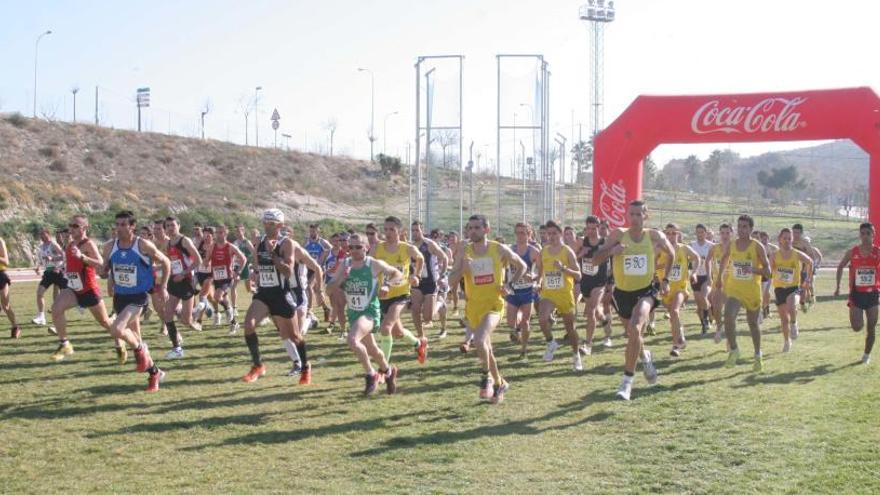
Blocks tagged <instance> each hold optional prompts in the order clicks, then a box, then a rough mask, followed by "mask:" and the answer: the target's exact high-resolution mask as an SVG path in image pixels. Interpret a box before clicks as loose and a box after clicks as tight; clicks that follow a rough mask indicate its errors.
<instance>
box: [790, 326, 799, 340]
mask: <svg viewBox="0 0 880 495" xmlns="http://www.w3.org/2000/svg"><path fill="white" fill-rule="evenodd" d="M797 338H798V324H797V322H795V323H792V324H791V340H797Z"/></svg>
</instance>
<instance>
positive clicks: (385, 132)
mask: <svg viewBox="0 0 880 495" xmlns="http://www.w3.org/2000/svg"><path fill="white" fill-rule="evenodd" d="M398 113H400V112H398V111H397V110H395V111H393V112H391V113H389V114H387V115H385V118H384V119H382V154H383V155H387V154H388V153H387V152H386V151H385V145H387V144H388V117H391V116H392V115H397V114H398Z"/></svg>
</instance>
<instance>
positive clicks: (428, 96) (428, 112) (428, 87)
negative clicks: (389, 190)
mask: <svg viewBox="0 0 880 495" xmlns="http://www.w3.org/2000/svg"><path fill="white" fill-rule="evenodd" d="M434 70H436V67H432V68H431V70H429V71H428V72H425V194H426V196H425V226H427V227H428V228H429V229H430V228H431V118H432V113H433V107H434V85H433V84H432V83H431V76H432V75H433V74H434Z"/></svg>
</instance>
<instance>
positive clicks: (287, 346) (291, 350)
mask: <svg viewBox="0 0 880 495" xmlns="http://www.w3.org/2000/svg"><path fill="white" fill-rule="evenodd" d="M284 350H286V351H287V355H288V356H290V360H291V361H293V362H294V363H298V362H300V359H299V352H297V351H296V346H295V345H293V341H292V340H290V339H284Z"/></svg>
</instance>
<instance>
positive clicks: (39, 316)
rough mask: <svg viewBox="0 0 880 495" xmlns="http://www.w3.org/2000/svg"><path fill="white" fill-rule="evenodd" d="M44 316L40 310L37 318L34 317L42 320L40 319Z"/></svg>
mask: <svg viewBox="0 0 880 495" xmlns="http://www.w3.org/2000/svg"><path fill="white" fill-rule="evenodd" d="M45 317H46V313H43V312H42V311H40V312H39V313H37V318H36V319H38V320H42V319H43V318H45Z"/></svg>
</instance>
